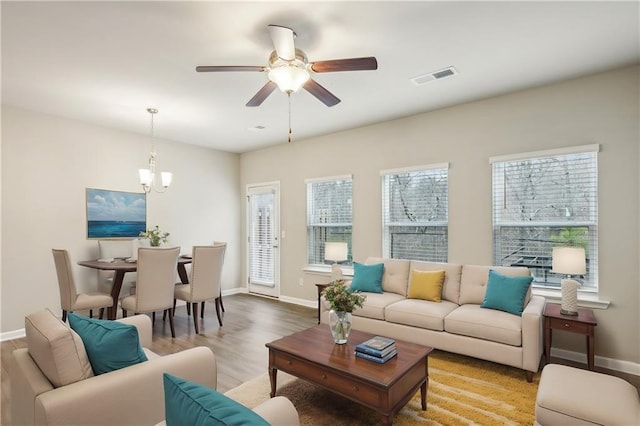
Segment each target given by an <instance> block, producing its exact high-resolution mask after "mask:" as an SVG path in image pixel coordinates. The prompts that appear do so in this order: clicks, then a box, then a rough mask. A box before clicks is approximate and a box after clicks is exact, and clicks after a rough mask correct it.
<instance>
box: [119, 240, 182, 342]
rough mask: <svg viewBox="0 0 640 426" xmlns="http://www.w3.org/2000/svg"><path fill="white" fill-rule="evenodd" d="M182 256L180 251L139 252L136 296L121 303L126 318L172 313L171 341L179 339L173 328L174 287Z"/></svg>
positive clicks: (170, 322)
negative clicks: (129, 316) (159, 312)
mask: <svg viewBox="0 0 640 426" xmlns="http://www.w3.org/2000/svg"><path fill="white" fill-rule="evenodd" d="M179 253H180V247H174V248H145V247H141V248H139V249H138V270H137V272H138V277H137V280H136V281H137V282H136V292H135V294H133V295H131V296H126V297H125V298H123V299H122V300H121V301H120V306H121V307H122V316H123V317H126V316H127V312H128V311H133V312H134V313H136V314H142V313H155V312H156V311H165V313H166V312H168V313H169V315H168V316H169V324H170V326H171V337H176V332H175V328H174V326H173V287H174V285H175V282H176V275H177V266H178V255H179Z"/></svg>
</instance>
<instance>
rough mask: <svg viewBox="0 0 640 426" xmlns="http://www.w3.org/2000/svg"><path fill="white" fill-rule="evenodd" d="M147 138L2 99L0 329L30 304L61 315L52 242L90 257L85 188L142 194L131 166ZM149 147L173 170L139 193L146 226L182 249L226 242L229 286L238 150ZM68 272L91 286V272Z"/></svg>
mask: <svg viewBox="0 0 640 426" xmlns="http://www.w3.org/2000/svg"><path fill="white" fill-rule="evenodd" d="M150 144H151V140H150V138H149V136H143V135H136V134H132V133H126V132H121V131H116V130H113V129H108V128H104V127H98V126H93V125H90V124H86V123H81V122H77V121H72V120H66V119H61V118H56V117H52V116H47V115H42V114H37V113H33V112H28V111H24V110H19V109H14V108H9V107H5V106H3V108H2V228H1V229H2V248H1V250H2V282H1V285H2V293H1V296H2V297H1V303H2V305H1V306H2V316H1V319H2V324H1V330H2V332H8V331H12V330H17V329H21V328H23V327H24V316H25V315H26V314H28V313H30V312H33V311H35V310H38V309H42V308H44V307H49V308H51V309H52V310H54V312H60V301H59V295H58V286H57V281H56V274H55V268H54V265H53V258H52V255H51V249H52V248H66V249H68V250H69V253H70V255H71V258H72V262H73V263H74V264H75V262H76V261H78V260H83V259H91V258H96V257H97V256H98V250H97V242H96V241H95V240H87V238H86V214H85V188H87V187H89V188H101V189H112V190H118V191H131V192H141V188H140V186H139V184H138V178H137V169H138V168H141V167H144V166H145V165H146V162H147V159H148V153H149V150H150V146H151V145H150ZM156 149H157V152H158V163H159V164H158V167H159V168H160V169H161V170H168V171H172V172H173V173H174V183H173V185H172V186H171V188H170V189H169V191H168V192H166V193H165V194H156V193H151V194H150V195H149V196H148V197H147V224H148V225H149V226H154V225H156V224H157V225H159V226H160V227H161V228H162V229H164V230H166V231H168V232H170V233H171V236H170V242H171V243H173V244H176V245H180V246H181V247H182V251H183V252H190V250H191V246H192V245H194V244H208V243H211V242H212V241H213V240H214V239H215V240H224V241H228V243H229V246H228V250H227V255H226V257H225V268H224V271H223V286H224V288H225V289H228V288H231V287H237V286H238V284H239V273H240V255H241V253H242V251H241V248H240V243H239V242H240V229H241V219H240V217H241V214H240V191H239V187H240V186H239V173H240V172H239V170H240V157H239V155H237V154H230V153H225V152H220V151H215V150H211V149H206V148H202V147H197V146H193V145H186V144H182V143H175V142H169V141H162V140H160V141H156ZM74 272H75V276H76V278H77V280H78V282H79V283H80V282H86V283H88V285H87V286H86V287H95V283H96V273H95V271H93V270H89V269H87V268H83V267H80V266H76V267H75V271H74ZM81 285H83V284H81Z"/></svg>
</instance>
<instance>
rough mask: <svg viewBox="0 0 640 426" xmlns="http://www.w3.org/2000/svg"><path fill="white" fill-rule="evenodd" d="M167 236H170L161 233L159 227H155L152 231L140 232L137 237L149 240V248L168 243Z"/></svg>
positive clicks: (166, 233)
mask: <svg viewBox="0 0 640 426" xmlns="http://www.w3.org/2000/svg"><path fill="white" fill-rule="evenodd" d="M169 235H170V234H169V233H168V232H164V231H161V230H160V227H159V226H158V225H156V226H155V228H153V229H148V230H146V231H143V232H140V235H139V237H140V238H143V239H147V240H149V245H150V246H151V247H160V244H162V243H166V242H167V241H169V240H168V237H169Z"/></svg>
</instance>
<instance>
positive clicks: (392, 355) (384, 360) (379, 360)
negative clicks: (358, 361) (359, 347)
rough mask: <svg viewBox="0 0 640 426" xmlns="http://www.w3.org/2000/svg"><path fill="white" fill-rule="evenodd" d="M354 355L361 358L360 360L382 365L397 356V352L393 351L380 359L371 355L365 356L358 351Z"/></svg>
mask: <svg viewBox="0 0 640 426" xmlns="http://www.w3.org/2000/svg"><path fill="white" fill-rule="evenodd" d="M355 354H356V356H357V357H358V358H362V359H366V360H369V361H373V362H377V363H378V364H384V363H385V362H387V361H389V360H390V359H391V358H393V357H394V356H396V355H397V354H398V352H397V351H395V350H393V351H391V352H390V353H389V354H387V356H385V357H382V358H380V357H377V356H373V355H369V354H365V353H364V352H358V351H355Z"/></svg>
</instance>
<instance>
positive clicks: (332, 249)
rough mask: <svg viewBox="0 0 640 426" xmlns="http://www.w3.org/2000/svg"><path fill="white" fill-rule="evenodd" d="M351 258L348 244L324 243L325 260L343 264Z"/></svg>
mask: <svg viewBox="0 0 640 426" xmlns="http://www.w3.org/2000/svg"><path fill="white" fill-rule="evenodd" d="M348 258H349V246H348V245H347V243H324V259H325V260H331V261H333V262H342V261H345V260H347V259H348Z"/></svg>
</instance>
